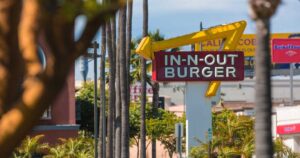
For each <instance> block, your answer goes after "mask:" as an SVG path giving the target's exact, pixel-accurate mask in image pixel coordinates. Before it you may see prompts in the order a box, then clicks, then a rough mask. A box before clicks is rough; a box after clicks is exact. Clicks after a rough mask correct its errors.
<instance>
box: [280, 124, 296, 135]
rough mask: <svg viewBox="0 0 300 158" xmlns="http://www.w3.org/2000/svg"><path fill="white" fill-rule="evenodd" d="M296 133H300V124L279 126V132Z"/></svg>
mask: <svg viewBox="0 0 300 158" xmlns="http://www.w3.org/2000/svg"><path fill="white" fill-rule="evenodd" d="M295 133H300V124H290V125H281V126H277V134H295Z"/></svg>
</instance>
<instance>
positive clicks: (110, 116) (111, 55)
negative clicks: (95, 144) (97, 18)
mask: <svg viewBox="0 0 300 158" xmlns="http://www.w3.org/2000/svg"><path fill="white" fill-rule="evenodd" d="M106 33H107V36H106V37H107V40H106V41H107V50H108V57H109V63H110V67H109V72H110V73H109V106H108V116H107V118H108V127H107V137H108V138H107V148H106V150H107V151H106V153H107V154H106V157H107V158H112V157H113V122H114V111H115V100H116V91H115V77H116V74H115V73H116V67H115V65H116V64H115V63H116V59H115V53H114V52H113V51H112V42H111V37H112V36H111V26H110V22H109V21H108V22H107V25H106Z"/></svg>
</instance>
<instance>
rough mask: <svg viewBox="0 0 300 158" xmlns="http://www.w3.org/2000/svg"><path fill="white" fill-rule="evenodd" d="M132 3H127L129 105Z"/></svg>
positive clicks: (128, 90) (129, 0)
mask: <svg viewBox="0 0 300 158" xmlns="http://www.w3.org/2000/svg"><path fill="white" fill-rule="evenodd" d="M132 3H133V1H131V0H128V1H127V13H128V14H127V22H126V73H127V79H128V80H127V94H128V95H127V104H128V105H130V57H131V48H130V44H131V34H132V33H131V32H132Z"/></svg>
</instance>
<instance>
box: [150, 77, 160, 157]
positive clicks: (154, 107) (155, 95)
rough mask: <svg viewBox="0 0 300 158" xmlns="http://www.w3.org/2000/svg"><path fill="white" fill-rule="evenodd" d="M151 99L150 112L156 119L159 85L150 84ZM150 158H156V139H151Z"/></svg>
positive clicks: (155, 83)
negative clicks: (151, 111)
mask: <svg viewBox="0 0 300 158" xmlns="http://www.w3.org/2000/svg"><path fill="white" fill-rule="evenodd" d="M152 91H153V99H152V110H153V115H154V117H157V110H158V109H157V108H158V102H159V83H158V82H153V83H152ZM151 141H152V158H156V139H152V140H151Z"/></svg>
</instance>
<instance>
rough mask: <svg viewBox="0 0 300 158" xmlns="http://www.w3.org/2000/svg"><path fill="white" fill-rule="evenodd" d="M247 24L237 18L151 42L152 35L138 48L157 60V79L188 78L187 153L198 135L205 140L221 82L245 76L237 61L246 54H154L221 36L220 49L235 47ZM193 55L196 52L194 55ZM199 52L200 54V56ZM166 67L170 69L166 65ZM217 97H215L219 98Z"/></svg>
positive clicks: (143, 54) (186, 98) (139, 51)
mask: <svg viewBox="0 0 300 158" xmlns="http://www.w3.org/2000/svg"><path fill="white" fill-rule="evenodd" d="M246 25H247V24H246V21H238V22H234V23H231V24H226V25H218V26H214V27H210V28H208V29H205V30H201V31H199V32H195V33H191V34H186V35H182V36H178V37H175V38H170V39H167V40H163V41H152V39H151V38H150V37H145V38H143V39H142V41H141V42H140V43H139V46H138V47H137V49H136V53H138V54H139V55H141V56H143V57H144V58H146V59H151V60H153V62H156V63H153V66H154V67H155V68H154V69H155V71H153V74H152V76H153V77H154V78H153V79H154V80H156V81H163V80H169V81H184V82H186V81H188V82H186V83H187V84H186V90H185V104H186V117H187V119H186V146H187V148H186V155H188V154H189V151H190V149H191V147H193V146H196V145H198V143H197V142H196V140H195V138H198V139H200V140H201V141H205V137H204V135H205V133H206V132H207V131H208V130H209V129H211V128H212V118H211V105H212V101H213V100H215V97H214V96H216V94H219V92H220V91H219V86H220V83H221V82H220V81H231V80H233V81H237V80H242V79H243V78H244V73H240V70H241V69H243V68H244V64H242V65H240V66H241V67H240V66H237V65H239V64H237V65H236V63H243V62H244V59H243V57H240V54H243V53H234V52H229V54H226V53H225V55H219V54H222V53H224V52H221V51H217V52H211V50H209V51H210V52H190V53H189V54H186V55H183V54H181V53H179V52H177V53H178V54H176V55H175V56H172V55H173V54H174V53H173V52H168V53H169V55H170V56H169V57H170V58H169V57H168V55H166V54H164V53H163V54H164V55H165V56H166V58H161V59H160V57H156V55H155V54H160V53H155V52H157V51H161V50H167V49H170V48H175V47H181V46H185V45H189V44H198V43H200V42H204V41H209V40H215V39H222V40H221V41H222V46H221V50H227V51H229V50H235V48H236V46H237V44H238V41H239V39H240V37H241V36H242V34H243V31H244V30H245V27H246ZM196 46H197V45H196ZM198 47H199V46H198ZM165 53H167V52H165ZM185 53H188V52H185ZM202 53H203V54H204V56H202ZM191 54H195V56H194V55H191ZM205 54H207V55H205ZM230 54H231V55H233V56H231V55H230ZM197 55H199V56H198V57H197ZM215 55H216V56H215ZM228 55H229V56H228ZM158 56H159V55H158ZM225 59H226V61H225ZM240 59H242V61H240ZM158 60H160V61H164V64H163V65H160V64H161V63H162V62H158ZM166 60H167V61H166ZM168 62H170V64H171V62H172V64H173V65H170V66H168V64H169V63H168ZM188 62H189V63H188ZM223 62H224V63H223ZM226 64H229V65H230V66H228V65H226ZM159 65H160V66H159ZM164 66H167V67H168V68H167V67H165V68H163V67H164ZM172 67H175V69H174V68H172ZM160 68H161V69H160ZM240 68H241V69H240ZM199 81H201V82H199ZM218 97H219V96H217V97H216V98H217V99H220V98H218ZM217 101H219V100H217Z"/></svg>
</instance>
